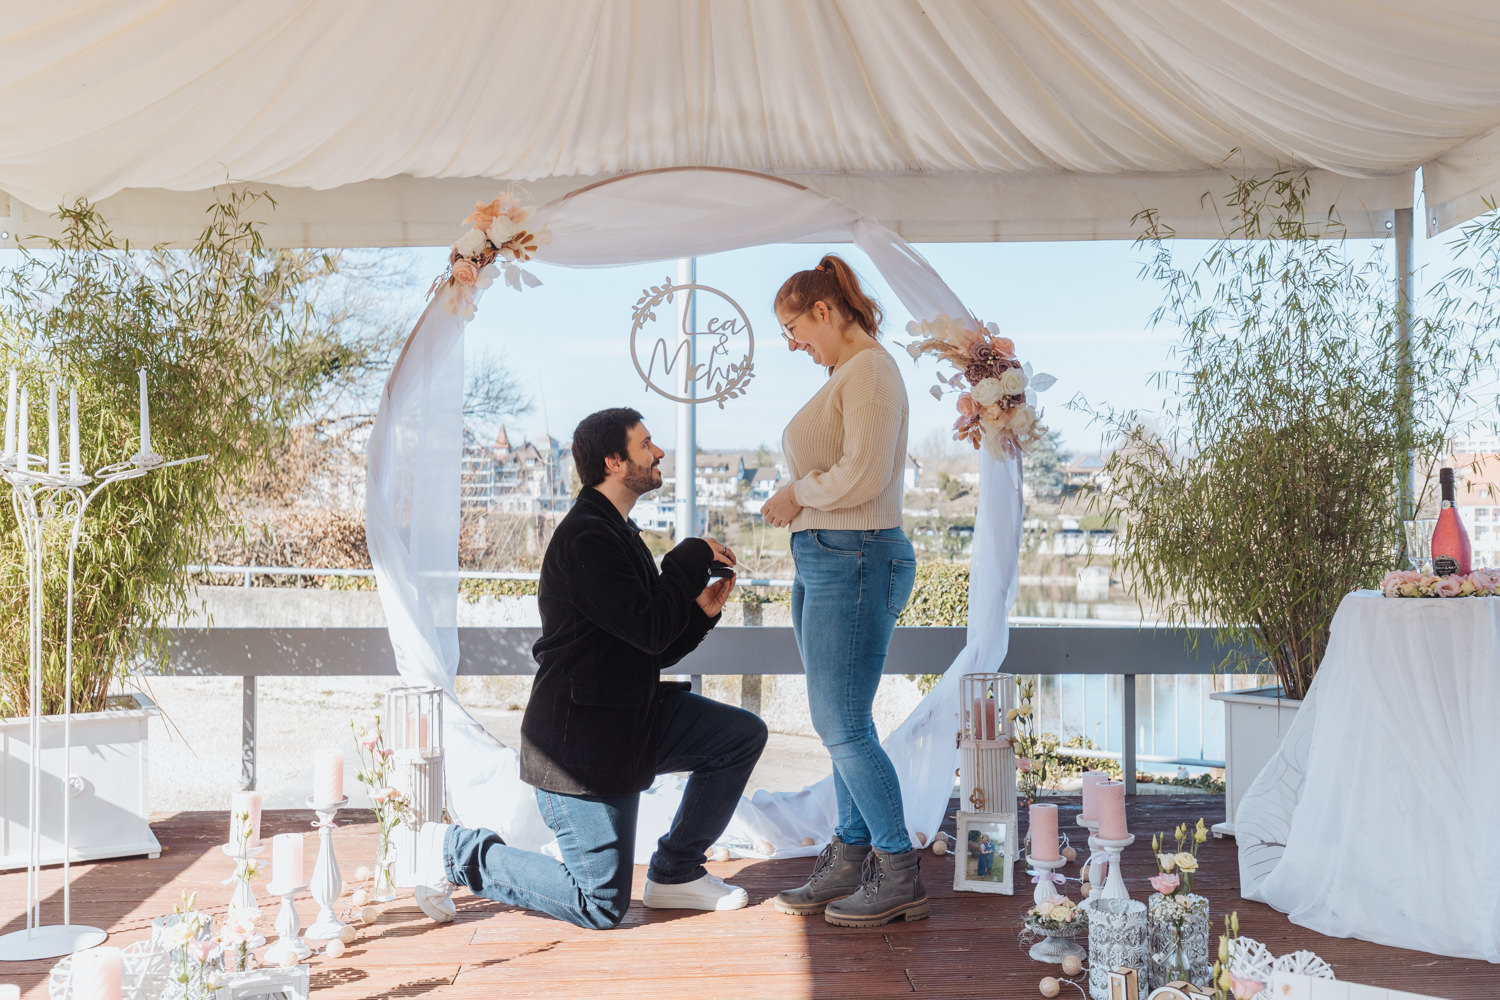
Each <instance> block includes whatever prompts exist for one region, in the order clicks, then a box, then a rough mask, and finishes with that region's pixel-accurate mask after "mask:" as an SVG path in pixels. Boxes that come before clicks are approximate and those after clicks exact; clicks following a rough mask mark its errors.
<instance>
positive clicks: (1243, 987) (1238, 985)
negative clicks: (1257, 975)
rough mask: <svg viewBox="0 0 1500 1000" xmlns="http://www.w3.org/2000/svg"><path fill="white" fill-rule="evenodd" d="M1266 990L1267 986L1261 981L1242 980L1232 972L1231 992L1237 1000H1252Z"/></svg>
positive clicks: (1230, 978)
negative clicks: (1251, 999)
mask: <svg viewBox="0 0 1500 1000" xmlns="http://www.w3.org/2000/svg"><path fill="white" fill-rule="evenodd" d="M1265 988H1266V984H1265V983H1263V982H1260V981H1259V980H1256V979H1241V978H1240V977H1239V976H1236V975H1235V974H1234V973H1232V972H1231V973H1230V974H1229V991H1230V992H1231V993H1233V994H1234V995H1235V997H1236V1000H1250V998H1251V997H1253V996H1255V995H1256V994H1257V993H1259V992H1260V991H1261V990H1263V989H1265Z"/></svg>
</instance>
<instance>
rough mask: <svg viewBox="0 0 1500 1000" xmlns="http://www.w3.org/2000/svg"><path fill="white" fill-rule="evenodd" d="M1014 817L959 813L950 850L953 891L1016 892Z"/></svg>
mask: <svg viewBox="0 0 1500 1000" xmlns="http://www.w3.org/2000/svg"><path fill="white" fill-rule="evenodd" d="M1016 841H1017V836H1016V814H1015V813H1013V812H1010V813H992V812H961V813H959V814H958V843H957V844H956V845H955V846H954V848H953V888H954V889H955V890H957V891H960V892H996V893H1000V894H1001V895H1005V896H1013V895H1015V891H1016V884H1015V876H1016V860H1017V859H1018V857H1019V855H1018V854H1017V852H1016Z"/></svg>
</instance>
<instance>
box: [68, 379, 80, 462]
mask: <svg viewBox="0 0 1500 1000" xmlns="http://www.w3.org/2000/svg"><path fill="white" fill-rule="evenodd" d="M79 451H80V449H79V447H78V387H77V386H72V387H71V388H69V389H68V474H69V475H72V476H81V475H83V464H82V463H81V462H79V460H78V452H79Z"/></svg>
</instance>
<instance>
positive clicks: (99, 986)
mask: <svg viewBox="0 0 1500 1000" xmlns="http://www.w3.org/2000/svg"><path fill="white" fill-rule="evenodd" d="M72 985H73V989H72V995H73V1000H121V997H122V996H123V994H124V992H125V969H124V965H123V963H122V962H121V959H120V949H118V948H102V947H101V948H88V949H85V950H84V951H80V952H79V953H78V954H76V955H74V956H73V984H72Z"/></svg>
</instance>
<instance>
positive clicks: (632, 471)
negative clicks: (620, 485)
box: [625, 459, 661, 496]
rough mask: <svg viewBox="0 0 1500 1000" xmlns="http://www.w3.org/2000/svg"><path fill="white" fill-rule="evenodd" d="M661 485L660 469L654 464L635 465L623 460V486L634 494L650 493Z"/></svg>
mask: <svg viewBox="0 0 1500 1000" xmlns="http://www.w3.org/2000/svg"><path fill="white" fill-rule="evenodd" d="M660 486H661V470H659V469H657V468H656V466H654V465H636V464H635V463H634V462H632V461H630V460H629V459H626V460H625V488H626V489H628V490H630V491H631V492H632V493H634V494H635V495H636V496H641V495H643V494H646V493H650V492H651V491H652V490H654V489H658V488H660Z"/></svg>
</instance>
